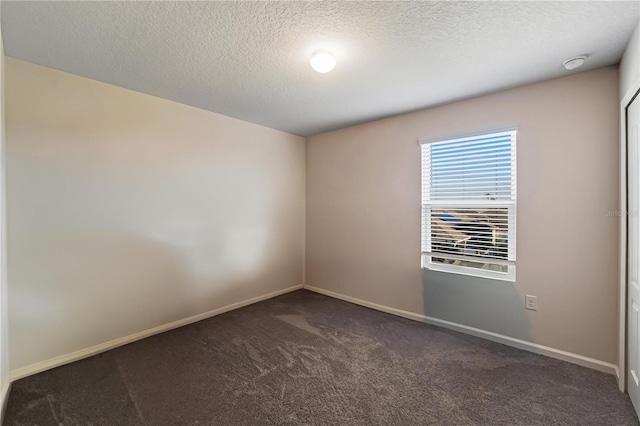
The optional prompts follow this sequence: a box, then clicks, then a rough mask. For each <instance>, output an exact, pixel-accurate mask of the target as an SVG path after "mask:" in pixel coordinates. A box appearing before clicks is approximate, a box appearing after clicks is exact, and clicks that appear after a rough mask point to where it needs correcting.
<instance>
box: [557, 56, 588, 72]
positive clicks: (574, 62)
mask: <svg viewBox="0 0 640 426" xmlns="http://www.w3.org/2000/svg"><path fill="white" fill-rule="evenodd" d="M586 59H587V55H580V56H574V57H573V58H569V59H567V60H566V61H564V62H563V63H562V66H564V67H565V68H566V69H568V70H569V71H571V70H574V69H576V68H578V67H581V66H582V64H584V61H585V60H586Z"/></svg>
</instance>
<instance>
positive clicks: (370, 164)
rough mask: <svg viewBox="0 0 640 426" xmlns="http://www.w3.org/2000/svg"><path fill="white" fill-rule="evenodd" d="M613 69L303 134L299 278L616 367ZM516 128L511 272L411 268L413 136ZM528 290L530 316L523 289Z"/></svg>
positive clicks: (416, 232) (414, 261)
mask: <svg viewBox="0 0 640 426" xmlns="http://www.w3.org/2000/svg"><path fill="white" fill-rule="evenodd" d="M618 102H619V100H618V69H617V67H608V68H602V69H598V70H595V71H590V72H584V73H579V74H575V75H570V76H567V77H564V78H560V79H556V80H551V81H547V82H543V83H539V84H534V85H529V86H525V87H520V88H516V89H512V90H508V91H504V92H500V93H496V94H491V95H488V96H483V97H479V98H475V99H471V100H467V101H463V102H458V103H454V104H450V105H446V106H441V107H437V108H433V109H428V110H424V111H419V112H415V113H411V114H405V115H401V116H397V117H392V118H389V119H385V120H380V121H375V122H372V123H368V124H364V125H360V126H354V127H350V128H347V129H342V130H338V131H335V132H330V133H325V134H322V135H317V136H313V137H311V138H309V139H308V140H307V254H306V256H307V269H306V272H307V275H306V283H307V284H308V285H310V286H315V287H318V288H321V289H323V290H328V291H331V292H335V293H339V294H343V295H346V296H350V297H353V298H357V299H361V300H364V301H366V302H372V303H375V304H378V305H383V306H386V307H391V308H394V309H399V310H403V311H407V312H410V313H415V314H421V315H426V316H429V317H433V318H436V319H439V320H445V321H450V322H453V323H457V324H462V325H465V326H469V327H475V328H479V329H482V330H486V331H490V332H493V333H498V334H500V335H503V336H508V337H510V338H515V339H520V340H524V341H526V342H530V343H534V344H537V345H543V346H547V347H550V348H554V349H558V350H563V351H567V352H570V353H573V354H577V355H580V356H583V357H588V358H592V359H594V360H596V361H600V362H602V363H604V364H607V365H608V366H609V367H607V368H610V371H612V368H613V364H615V363H617V339H618V334H617V332H618V322H617V320H618V301H617V289H618V284H617V283H618V267H617V265H618V221H619V219H618V217H615V216H609V215H607V214H606V213H607V211H612V212H613V211H616V210H617V209H618V171H619V159H618ZM510 125H518V126H519V132H518V147H517V150H518V157H517V162H518V217H517V233H518V240H517V253H518V258H517V281H516V283H515V284H514V283H509V282H503V281H492V280H486V279H477V278H471V277H464V276H459V275H453V274H446V273H439V272H434V271H421V270H420V212H421V208H420V148H419V146H418V143H417V141H418V139H420V138H434V137H438V136H443V135H450V134H456V133H461V132H467V131H473V130H479V129H487V128H497V127H503V126H510ZM525 294H531V295H535V296H537V297H538V311H527V310H525V309H524V296H525Z"/></svg>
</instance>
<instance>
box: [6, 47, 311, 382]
mask: <svg viewBox="0 0 640 426" xmlns="http://www.w3.org/2000/svg"><path fill="white" fill-rule="evenodd" d="M6 77H7V78H6V100H7V110H6V125H7V128H6V130H7V152H6V156H7V197H8V199H9V204H8V245H9V248H10V252H9V259H8V262H9V269H8V271H9V298H10V300H11V310H10V313H9V315H10V317H9V326H10V329H9V337H10V342H9V343H10V363H11V364H10V367H11V370H12V371H14V370H16V369H19V368H22V367H25V366H30V365H33V364H35V363H38V362H42V361H46V360H49V359H51V358H54V357H57V356H61V355H65V354H69V353H70V352H72V351H76V350H81V349H85V348H88V347H91V346H93V345H97V344H101V343H104V342H108V341H110V340H112V339H117V338H121V337H123V336H127V335H130V334H132V333H136V332H140V331H143V330H147V329H150V328H153V327H156V326H160V325H163V324H166V323H169V322H172V321H176V320H180V319H183V318H187V317H190V316H193V315H197V314H201V313H203V312H207V311H209V310H213V309H216V308H220V307H224V306H227V305H229V304H232V303H236V302H239V301H243V300H246V299H250V298H253V297H257V296H261V295H265V294H268V293H271V292H275V291H279V290H283V289H287V288H290V287H292V286H296V285H300V284H302V281H303V267H304V265H303V254H304V231H305V229H304V228H305V223H304V220H305V210H304V209H305V143H304V142H305V141H304V139H303V138H301V137H298V136H294V135H291V134H287V133H284V132H280V131H276V130H272V129H269V128H265V127H262V126H258V125H254V124H250V123H247V122H243V121H240V120H236V119H231V118H228V117H225V116H222V115H219V114H215V113H211V112H208V111H204V110H200V109H196V108H193V107H189V106H186V105H182V104H178V103H175V102H171V101H167V100H163V99H159V98H155V97H152V96H148V95H144V94H140V93H137V92H133V91H130V90H126V89H122V88H119V87H115V86H111V85H107V84H104V83H100V82H97V81H93V80H89V79H86V78H81V77H78V76H74V75H71V74H66V73H63V72H59V71H55V70H52V69H48V68H44V67H41V66H36V65H33V64H29V63H26V62H22V61H18V60H15V59H12V58H7V60H6ZM150 78H152V76H150Z"/></svg>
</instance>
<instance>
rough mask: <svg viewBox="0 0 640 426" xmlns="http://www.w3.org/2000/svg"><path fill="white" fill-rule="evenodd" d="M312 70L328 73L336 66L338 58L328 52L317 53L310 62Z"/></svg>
mask: <svg viewBox="0 0 640 426" xmlns="http://www.w3.org/2000/svg"><path fill="white" fill-rule="evenodd" d="M309 63H310V64H311V68H313V69H314V70H316V71H318V72H319V73H322V74H324V73H327V72H329V71H331V70H332V69H333V68H334V67H335V66H336V58H334V57H333V55H331V54H330V53H328V52H316V53H314V54H313V56H312V57H311V60H310V61H309Z"/></svg>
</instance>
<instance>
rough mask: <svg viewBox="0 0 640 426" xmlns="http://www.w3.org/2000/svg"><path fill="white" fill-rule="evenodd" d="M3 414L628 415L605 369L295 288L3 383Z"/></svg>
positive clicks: (431, 420) (516, 421)
mask: <svg viewBox="0 0 640 426" xmlns="http://www.w3.org/2000/svg"><path fill="white" fill-rule="evenodd" d="M5 424H6V425H58V424H64V425H89V424H92V425H214V424H215V425H262V424H293V425H302V424H308V425H316V424H317V425H320V424H322V425H328V424H333V425H427V424H435V425H520V424H521V425H637V424H638V421H637V418H636V417H635V414H634V411H633V408H632V407H631V403H630V402H629V398H628V397H627V396H626V395H624V394H621V393H619V392H618V390H617V386H616V381H615V378H614V377H613V376H611V375H607V374H604V373H599V372H597V371H593V370H590V369H587V368H582V367H578V366H576V365H572V364H569V363H565V362H562V361H557V360H554V359H551V358H546V357H543V356H539V355H535V354H531V353H528V352H524V351H520V350H518V349H514V348H511V347H507V346H503V345H500V344H497V343H492V342H489V341H485V340H482V339H478V338H475V337H471V336H467V335H464V334H460V333H455V332H452V331H448V330H445V329H441V328H437V327H432V326H429V325H425V324H421V323H418V322H414V321H410V320H405V319H402V318H398V317H394V316H392V315H387V314H384V313H380V312H376V311H373V310H369V309H366V308H362V307H359V306H356V305H352V304H349V303H346V302H342V301H339V300H335V299H331V298H328V297H325V296H321V295H318V294H314V293H311V292H309V291H305V290H301V291H297V292H295V293H290V294H287V295H284V296H281V297H278V298H275V299H271V300H267V301H265V302H261V303H258V304H255V305H252V306H248V307H245V308H242V309H238V310H236V311H233V312H229V313H227V314H224V315H220V316H217V317H214V318H211V319H209V320H205V321H201V322H199V323H196V324H193V325H190V326H186V327H182V328H180V329H177V330H173V331H170V332H167V333H163V334H160V335H157V336H154V337H150V338H147V339H145V340H142V341H139V342H136V343H132V344H129V345H126V346H123V347H121V348H118V349H114V350H112V351H109V352H106V353H104V354H101V355H97V356H94V357H91V358H88V359H85V360H82V361H78V362H75V363H73V364H69V365H66V366H63V367H59V368H56V369H54V370H50V371H46V372H44V373H41V374H37V375H35V376H31V377H28V378H25V379H22V380H19V381H17V382H16V383H14V384H13V388H12V390H11V395H10V398H9V403H8V407H7V414H6V418H5Z"/></svg>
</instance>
